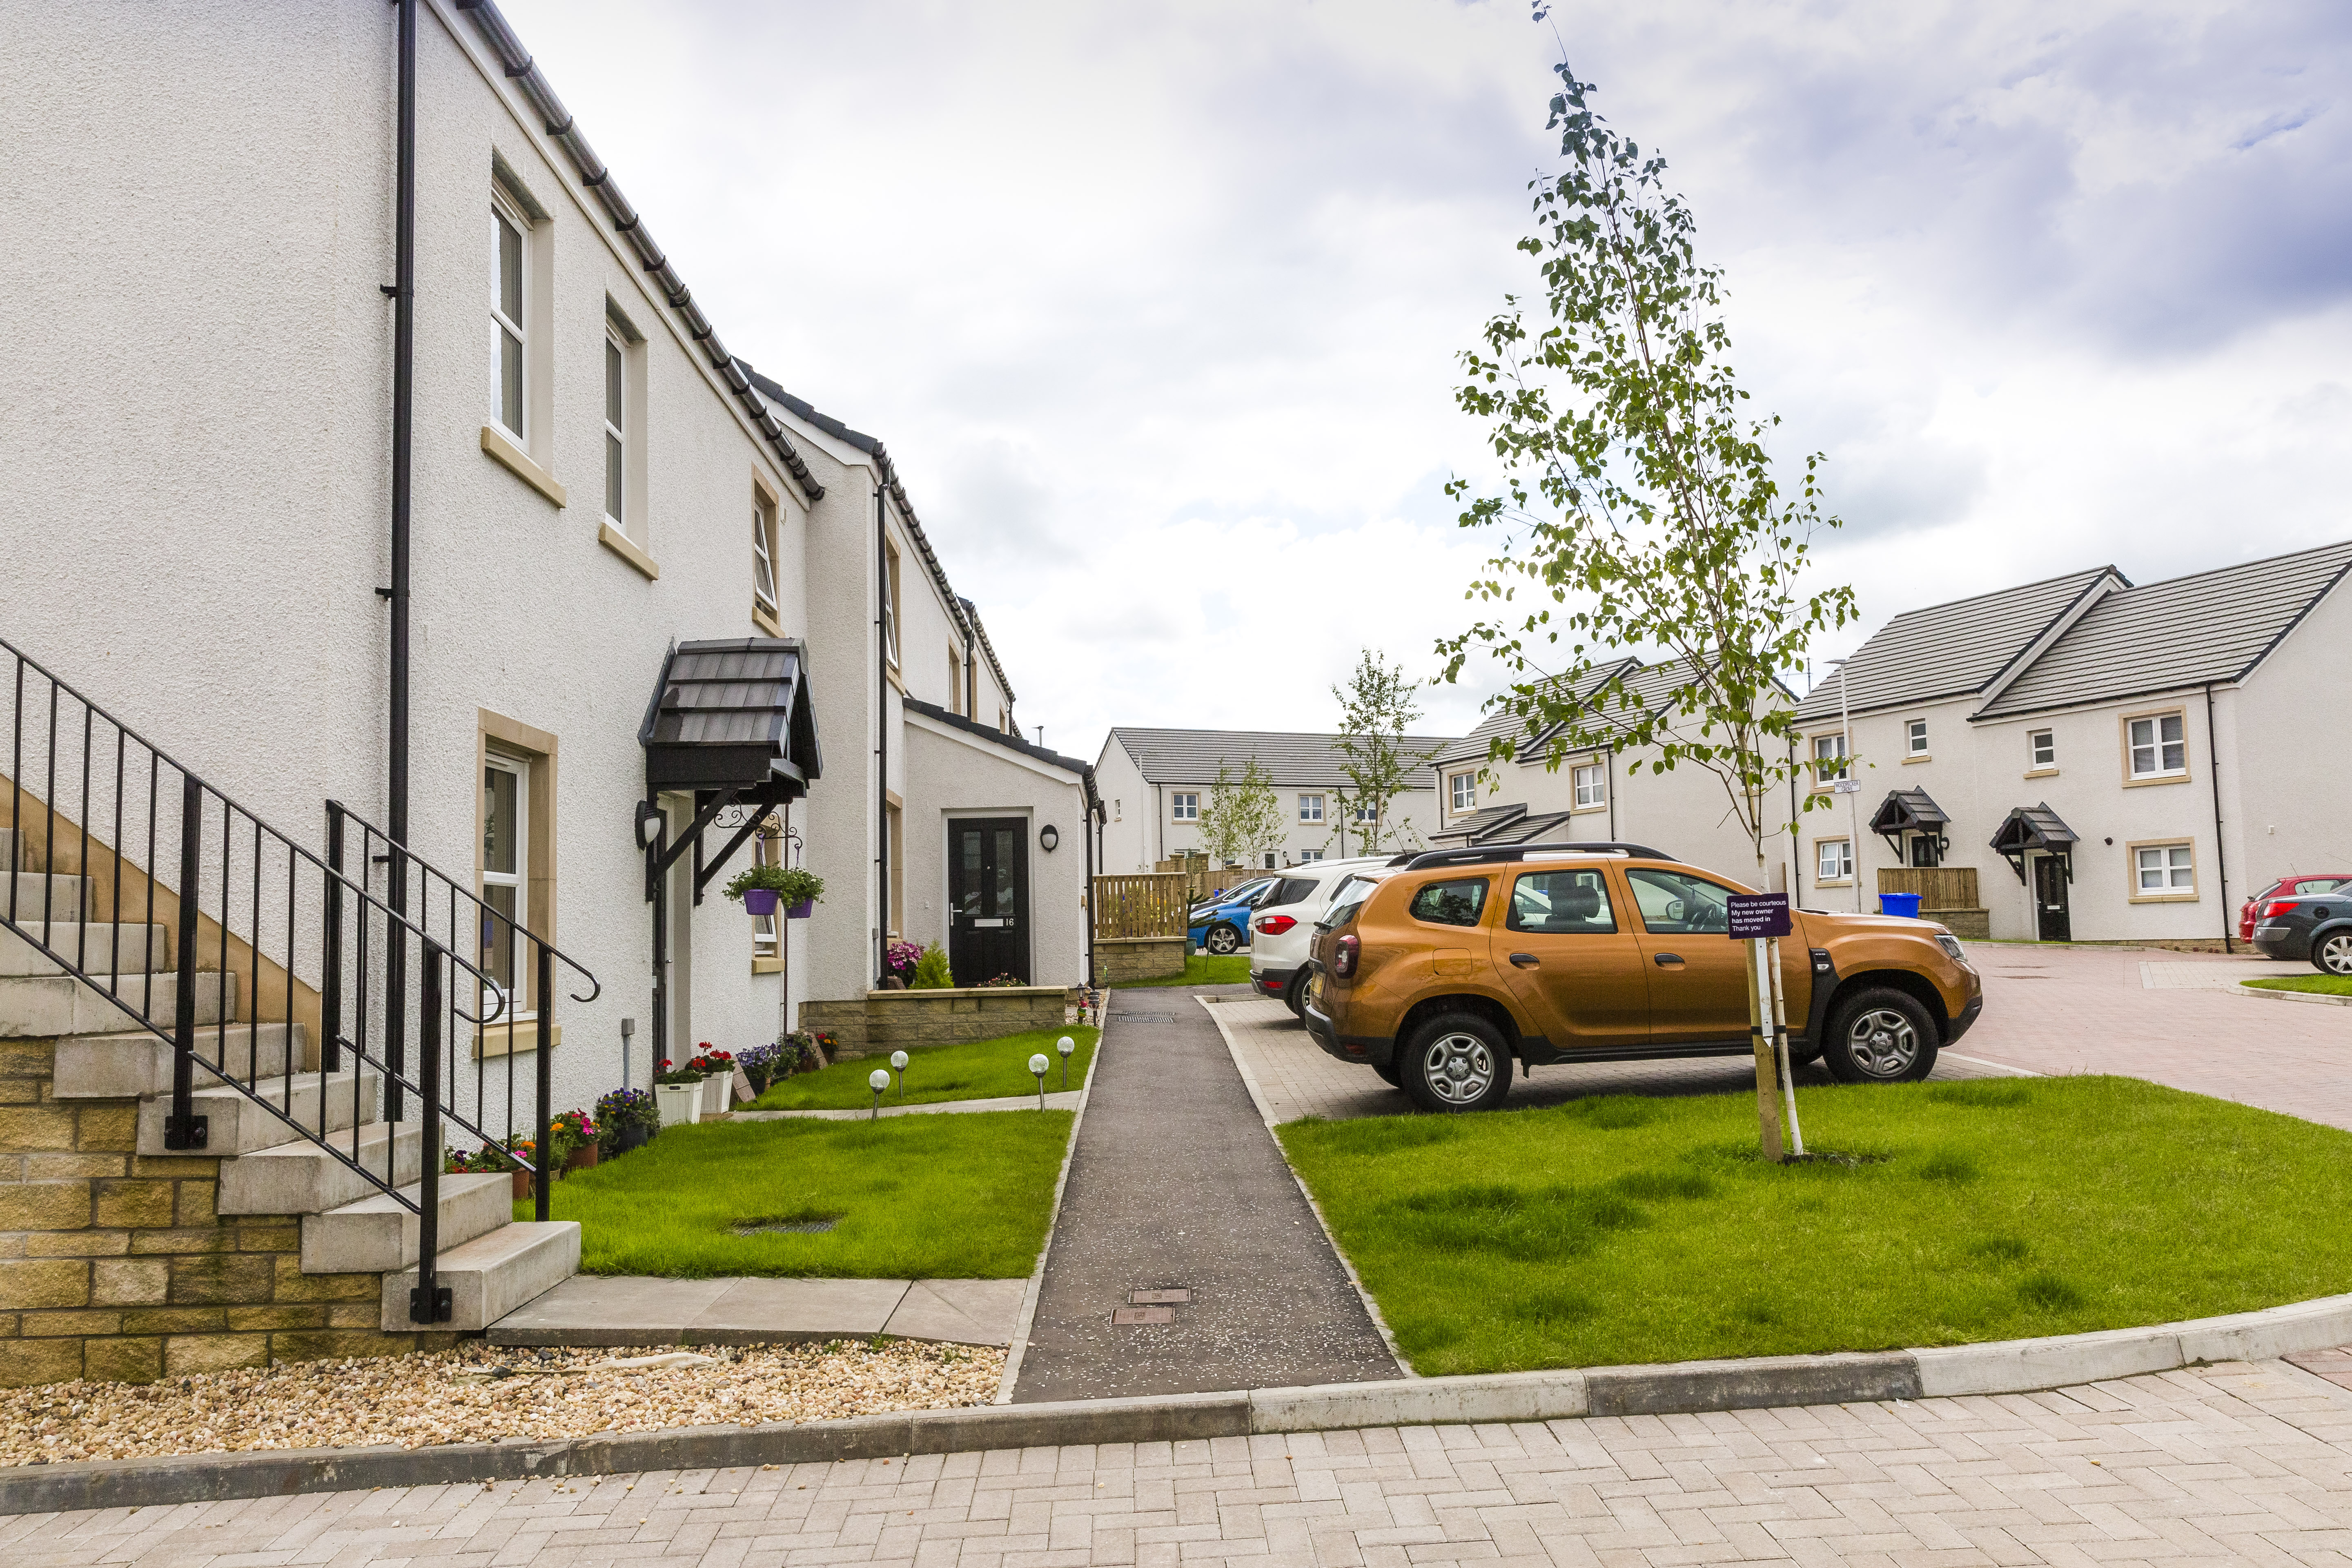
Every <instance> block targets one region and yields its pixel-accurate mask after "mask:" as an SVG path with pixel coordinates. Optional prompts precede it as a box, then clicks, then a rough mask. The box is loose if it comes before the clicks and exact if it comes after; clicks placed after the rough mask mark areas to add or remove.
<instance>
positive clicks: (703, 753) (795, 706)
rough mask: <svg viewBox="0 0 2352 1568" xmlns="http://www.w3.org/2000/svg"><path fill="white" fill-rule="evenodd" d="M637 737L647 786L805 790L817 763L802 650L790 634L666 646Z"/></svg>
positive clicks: (780, 795)
mask: <svg viewBox="0 0 2352 1568" xmlns="http://www.w3.org/2000/svg"><path fill="white" fill-rule="evenodd" d="M637 740H638V742H639V743H641V744H642V745H643V746H644V747H645V749H646V785H647V787H648V788H649V789H650V790H656V791H659V790H696V791H702V790H755V789H761V786H763V785H772V786H773V794H774V795H775V798H776V800H777V801H779V802H781V801H784V800H792V799H795V798H797V797H799V796H801V795H806V794H807V793H808V786H809V784H811V783H812V782H814V780H815V779H816V777H817V775H818V774H819V773H823V772H824V755H823V752H821V751H820V750H819V748H818V745H817V738H816V715H815V713H814V710H812V708H811V706H810V702H809V689H808V652H807V648H806V647H805V646H804V645H803V643H802V642H801V641H800V640H799V639H798V638H794V637H728V638H723V639H718V640H712V641H704V642H687V643H677V644H674V645H673V646H672V647H671V648H670V650H669V657H668V658H667V659H666V660H665V661H664V662H663V664H662V673H661V680H660V681H659V683H658V684H657V685H656V687H655V689H654V700H653V702H652V705H651V706H649V707H648V708H647V709H646V721H645V724H644V726H643V727H642V728H641V729H640V730H639V731H637Z"/></svg>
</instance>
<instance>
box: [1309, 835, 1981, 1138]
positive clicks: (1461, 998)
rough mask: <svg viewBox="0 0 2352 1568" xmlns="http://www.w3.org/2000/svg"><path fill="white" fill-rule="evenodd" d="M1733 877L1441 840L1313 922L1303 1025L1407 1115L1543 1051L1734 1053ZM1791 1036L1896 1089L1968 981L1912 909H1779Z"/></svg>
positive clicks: (1741, 1012) (1445, 1101)
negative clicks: (1401, 1100) (1390, 1087)
mask: <svg viewBox="0 0 2352 1568" xmlns="http://www.w3.org/2000/svg"><path fill="white" fill-rule="evenodd" d="M1749 890H1750V889H1747V888H1743V887H1741V886H1740V885H1739V884H1738V883H1736V882H1733V881H1731V880H1729V879H1727V878H1723V877H1719V876H1717V875H1716V874H1715V873H1714V872H1711V871H1702V870H1700V869H1698V868H1696V867H1694V866H1685V865H1683V864H1681V863H1679V862H1677V861H1675V860H1674V859H1673V858H1670V857H1668V856H1665V855H1663V854H1661V853H1659V852H1658V851H1657V850H1655V849H1649V848H1644V847H1642V846H1641V845H1638V844H1562V845H1525V846H1519V847H1512V848H1507V849H1445V850H1438V851H1436V852H1434V853H1432V854H1427V855H1423V856H1420V857H1418V858H1415V859H1414V860H1413V861H1412V863H1411V864H1409V865H1407V866H1406V867H1404V868H1402V869H1401V870H1398V871H1396V872H1394V873H1392V874H1391V875H1389V876H1387V877H1385V878H1384V879H1381V880H1379V881H1368V880H1362V879H1359V880H1356V881H1354V882H1352V883H1351V884H1350V885H1349V887H1348V888H1345V889H1341V890H1340V892H1339V895H1338V896H1337V897H1336V898H1335V900H1334V901H1333V903H1332V906H1331V908H1330V910H1328V912H1326V913H1325V915H1324V916H1323V918H1322V919H1321V921H1318V925H1317V930H1316V934H1315V944H1314V948H1313V950H1312V951H1313V956H1312V958H1311V959H1310V961H1309V963H1310V965H1311V968H1312V970H1313V973H1312V976H1311V978H1310V979H1309V980H1308V982H1307V1010H1306V1018H1307V1033H1308V1034H1310V1035H1312V1036H1313V1037H1314V1038H1315V1043H1316V1044H1317V1045H1318V1046H1320V1047H1323V1049H1324V1050H1325V1051H1327V1052H1328V1053H1329V1054H1330V1055H1332V1056H1335V1057H1337V1058H1339V1059H1340V1060H1341V1061H1349V1062H1361V1063H1363V1064H1364V1065H1365V1066H1367V1067H1370V1068H1372V1070H1373V1071H1375V1072H1377V1073H1379V1074H1380V1075H1381V1077H1382V1078H1383V1079H1387V1080H1388V1081H1389V1082H1390V1083H1391V1084H1394V1085H1395V1086H1396V1087H1397V1088H1399V1089H1403V1090H1404V1091H1405V1093H1407V1094H1409V1095H1411V1096H1412V1099H1413V1100H1414V1102H1415V1103H1416V1104H1418V1105H1420V1106H1421V1107H1422V1109H1423V1110H1492V1109H1494V1108H1495V1107H1496V1106H1498V1105H1500V1104H1502V1103H1503V1099H1504V1097H1505V1096H1506V1095H1507V1094H1508V1093H1509V1092H1510V1088H1511V1063H1512V1061H1513V1059H1514V1058H1516V1059H1517V1061H1518V1062H1519V1064H1520V1067H1521V1070H1522V1071H1523V1072H1524V1071H1525V1070H1526V1069H1527V1068H1533V1067H1539V1066H1546V1065H1549V1064H1551V1063H1555V1062H1577V1061H1588V1062H1620V1061H1639V1060H1645V1059H1648V1058H1654V1057H1713V1056H1746V1055H1748V1053H1749V1051H1750V1050H1751V1049H1752V1048H1753V1047H1751V1046H1750V1045H1749V1043H1748V944H1747V943H1746V942H1735V941H1733V940H1732V939H1731V938H1730V937H1729V936H1728V935H1727V930H1728V923H1729V922H1728V919H1727V910H1728V900H1729V899H1730V896H1731V895H1732V894H1734V893H1744V892H1748V891H1749ZM1790 924H1791V926H1792V927H1793V930H1792V931H1791V933H1790V935H1788V936H1785V937H1783V938H1781V939H1780V964H1781V972H1782V985H1783V988H1784V991H1785V994H1786V997H1787V1002H1788V1008H1789V1030H1790V1037H1791V1038H1790V1054H1791V1057H1792V1058H1793V1059H1794V1060H1796V1061H1798V1062H1809V1061H1812V1060H1815V1059H1817V1058H1820V1059H1825V1060H1826V1061H1827V1063H1828V1066H1829V1069H1830V1071H1831V1072H1832V1074H1834V1075H1835V1076H1836V1077H1837V1078H1838V1079H1840V1080H1842V1081H1843V1082H1846V1083H1907V1082H1911V1081H1913V1080H1915V1079H1923V1078H1925V1077H1927V1073H1928V1070H1929V1069H1930V1068H1933V1067H1934V1066H1935V1064H1936V1053H1937V1050H1939V1049H1940V1048H1942V1047H1945V1046H1948V1045H1949V1044H1951V1043H1952V1042H1953V1041H1955V1040H1957V1039H1958V1038H1959V1037H1961V1036H1962V1035H1963V1034H1965V1033H1967V1031H1968V1028H1969V1026H1970V1025H1971V1024H1974V1023H1975V1022H1976V1020H1977V1016H1978V1014H1979V1013H1980V1012H1981V1011H1982V1010H1983V1007H1984V985H1983V982H1982V981H1981V980H1980V979H1979V977H1978V975H1977V972H1976V970H1975V969H1974V968H1972V967H1971V966H1970V965H1969V962H1968V959H1967V958H1966V956H1965V955H1964V954H1963V952H1962V951H1961V948H1960V943H1959V941H1958V938H1956V937H1954V936H1953V935H1952V933H1951V932H1950V931H1946V930H1945V929H1944V928H1943V927H1942V926H1939V925H1937V924H1935V923H1934V922H1933V921H1919V920H1903V919H1899V918H1896V917H1895V916H1891V915H1833V914H1824V913H1822V912H1821V911H1819V910H1795V911H1792V912H1791V914H1790Z"/></svg>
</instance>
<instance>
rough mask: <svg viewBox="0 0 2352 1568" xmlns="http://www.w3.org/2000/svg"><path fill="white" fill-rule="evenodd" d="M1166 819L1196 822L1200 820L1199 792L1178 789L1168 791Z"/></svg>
mask: <svg viewBox="0 0 2352 1568" xmlns="http://www.w3.org/2000/svg"><path fill="white" fill-rule="evenodd" d="M1168 820H1169V821H1171V822H1198V821H1200V820H1201V792H1200V791H1198V790H1189V789H1179V790H1171V791H1169V792H1168Z"/></svg>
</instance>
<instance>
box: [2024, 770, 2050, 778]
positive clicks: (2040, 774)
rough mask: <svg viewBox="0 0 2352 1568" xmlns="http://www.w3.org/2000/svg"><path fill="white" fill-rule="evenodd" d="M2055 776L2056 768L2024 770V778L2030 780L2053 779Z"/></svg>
mask: <svg viewBox="0 0 2352 1568" xmlns="http://www.w3.org/2000/svg"><path fill="white" fill-rule="evenodd" d="M2057 776H2058V770H2057V769H2056V768H2028V769H2026V770H2025V777H2027V778H2030V779H2054V778H2056V777H2057Z"/></svg>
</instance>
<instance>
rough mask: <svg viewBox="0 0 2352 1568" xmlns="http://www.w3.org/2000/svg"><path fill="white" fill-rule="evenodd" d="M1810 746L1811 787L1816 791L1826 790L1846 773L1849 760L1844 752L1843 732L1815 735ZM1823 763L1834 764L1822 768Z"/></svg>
mask: <svg viewBox="0 0 2352 1568" xmlns="http://www.w3.org/2000/svg"><path fill="white" fill-rule="evenodd" d="M1812 745H1813V761H1812V768H1813V787H1814V788H1815V789H1817V790H1822V789H1827V788H1829V786H1830V785H1832V784H1835V783H1836V782H1837V781H1838V780H1840V779H1842V778H1843V777H1845V775H1846V773H1847V771H1848V761H1849V759H1848V758H1847V756H1846V750H1845V731H1843V730H1840V731H1833V732H1832V733H1830V734H1827V735H1815V736H1814V737H1813V741H1812ZM1824 763H1834V764H1835V766H1834V767H1832V768H1824V767H1823V765H1822V764H1824Z"/></svg>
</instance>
